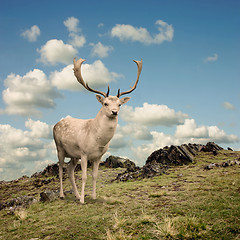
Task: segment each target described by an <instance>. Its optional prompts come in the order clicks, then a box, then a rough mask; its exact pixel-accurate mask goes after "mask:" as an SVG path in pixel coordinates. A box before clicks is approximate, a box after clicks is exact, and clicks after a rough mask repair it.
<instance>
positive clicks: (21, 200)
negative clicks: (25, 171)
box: [0, 196, 37, 210]
mask: <svg viewBox="0 0 240 240" xmlns="http://www.w3.org/2000/svg"><path fill="white" fill-rule="evenodd" d="M36 202H37V200H36V198H34V197H33V196H20V197H17V198H14V199H11V200H9V201H6V202H1V203H0V210H2V209H4V208H10V207H18V206H21V207H28V206H29V205H31V204H33V203H36Z"/></svg>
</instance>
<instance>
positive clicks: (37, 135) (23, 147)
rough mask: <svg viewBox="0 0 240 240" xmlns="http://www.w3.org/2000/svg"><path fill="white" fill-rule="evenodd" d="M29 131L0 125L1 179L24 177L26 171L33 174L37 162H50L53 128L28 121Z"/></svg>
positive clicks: (26, 123) (52, 157)
mask: <svg viewBox="0 0 240 240" xmlns="http://www.w3.org/2000/svg"><path fill="white" fill-rule="evenodd" d="M25 125H26V127H27V128H28V129H29V130H28V131H24V130H21V129H17V128H14V127H12V126H11V125H9V124H0V148H1V151H0V168H1V169H2V171H1V173H0V175H1V177H0V179H1V180H3V179H5V180H10V179H15V178H16V177H20V176H22V174H23V173H24V172H25V173H26V169H28V170H27V172H28V173H29V174H30V173H33V172H31V170H30V169H29V166H30V165H31V166H32V169H34V168H35V162H42V161H45V162H50V161H52V159H55V158H56V156H54V155H53V154H52V146H53V144H50V143H49V142H52V133H51V132H52V127H51V126H49V125H47V124H46V123H44V122H40V121H34V120H32V119H28V120H27V121H26V122H25Z"/></svg>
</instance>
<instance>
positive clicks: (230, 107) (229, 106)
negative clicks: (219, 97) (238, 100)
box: [223, 102, 236, 110]
mask: <svg viewBox="0 0 240 240" xmlns="http://www.w3.org/2000/svg"><path fill="white" fill-rule="evenodd" d="M223 107H224V108H225V109H227V110H236V108H235V106H234V105H233V104H232V103H230V102H224V103H223Z"/></svg>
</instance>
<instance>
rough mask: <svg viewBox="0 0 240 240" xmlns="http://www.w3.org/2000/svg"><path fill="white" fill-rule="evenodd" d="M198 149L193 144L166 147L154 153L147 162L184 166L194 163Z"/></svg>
mask: <svg viewBox="0 0 240 240" xmlns="http://www.w3.org/2000/svg"><path fill="white" fill-rule="evenodd" d="M197 149H198V147H196V145H193V144H188V145H187V144H182V145H181V146H173V145H172V146H170V147H168V146H166V147H164V148H163V149H159V150H157V151H155V152H153V153H152V154H151V155H150V156H149V157H148V158H147V161H146V164H149V163H151V162H154V161H156V162H158V163H161V164H163V165H167V166H173V165H183V164H187V163H192V162H193V161H194V156H195V155H196V153H197V152H198V151H197Z"/></svg>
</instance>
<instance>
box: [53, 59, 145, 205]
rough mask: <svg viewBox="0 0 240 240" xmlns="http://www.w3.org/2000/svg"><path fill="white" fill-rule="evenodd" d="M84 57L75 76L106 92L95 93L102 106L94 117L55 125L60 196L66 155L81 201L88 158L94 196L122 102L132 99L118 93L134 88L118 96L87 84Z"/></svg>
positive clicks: (62, 194) (69, 172)
mask: <svg viewBox="0 0 240 240" xmlns="http://www.w3.org/2000/svg"><path fill="white" fill-rule="evenodd" d="M84 61H85V60H83V59H79V60H78V61H77V62H76V61H75V59H74V73H75V76H76V78H77V80H78V81H79V82H80V83H81V84H82V85H83V86H84V87H85V88H86V89H87V90H89V91H92V92H95V93H100V94H101V95H103V97H102V96H100V95H96V97H97V100H98V101H99V102H100V103H101V104H102V108H101V109H100V111H99V112H98V114H97V116H96V118H94V119H88V120H82V119H76V118H65V119H62V120H61V121H60V122H58V123H57V124H56V125H55V126H54V128H53V136H54V140H55V144H56V148H57V154H58V159H59V178H60V197H61V198H63V197H64V193H63V183H62V177H63V164H64V159H65V158H66V157H67V158H71V160H70V162H69V165H68V170H67V171H68V175H69V178H70V182H71V184H72V187H73V191H74V194H75V196H76V197H77V198H78V199H79V200H80V202H81V203H84V189H85V184H86V179H87V162H88V161H90V162H91V163H92V166H93V174H92V176H93V192H92V197H93V199H95V198H96V179H97V174H98V166H99V163H100V161H101V157H102V156H103V155H104V154H105V153H106V151H107V149H108V147H109V144H110V140H111V139H112V137H113V136H114V133H115V130H116V127H117V123H118V113H119V110H120V106H121V105H122V104H124V103H126V102H128V101H129V99H130V98H129V97H124V98H121V99H120V98H119V97H120V96H121V95H123V94H126V93H129V92H131V91H133V90H134V89H133V88H132V89H131V90H130V91H127V92H123V93H120V91H119V92H118V95H117V96H108V94H109V88H108V93H107V94H105V93H103V92H100V91H96V90H93V89H91V88H90V87H89V86H88V85H87V84H85V82H84V81H83V79H82V76H81V71H80V68H81V64H82V63H83V62H84ZM136 63H137V64H138V70H139V71H138V78H139V75H140V72H141V68H140V67H141V63H142V62H140V61H138V62H137V61H136ZM138 78H137V81H138ZM137 81H136V83H137ZM136 83H135V85H136ZM135 87H136V86H135ZM80 159H81V168H82V191H81V195H79V193H78V190H77V186H76V183H75V179H74V169H75V167H76V165H77V163H78V161H79V160H80Z"/></svg>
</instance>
